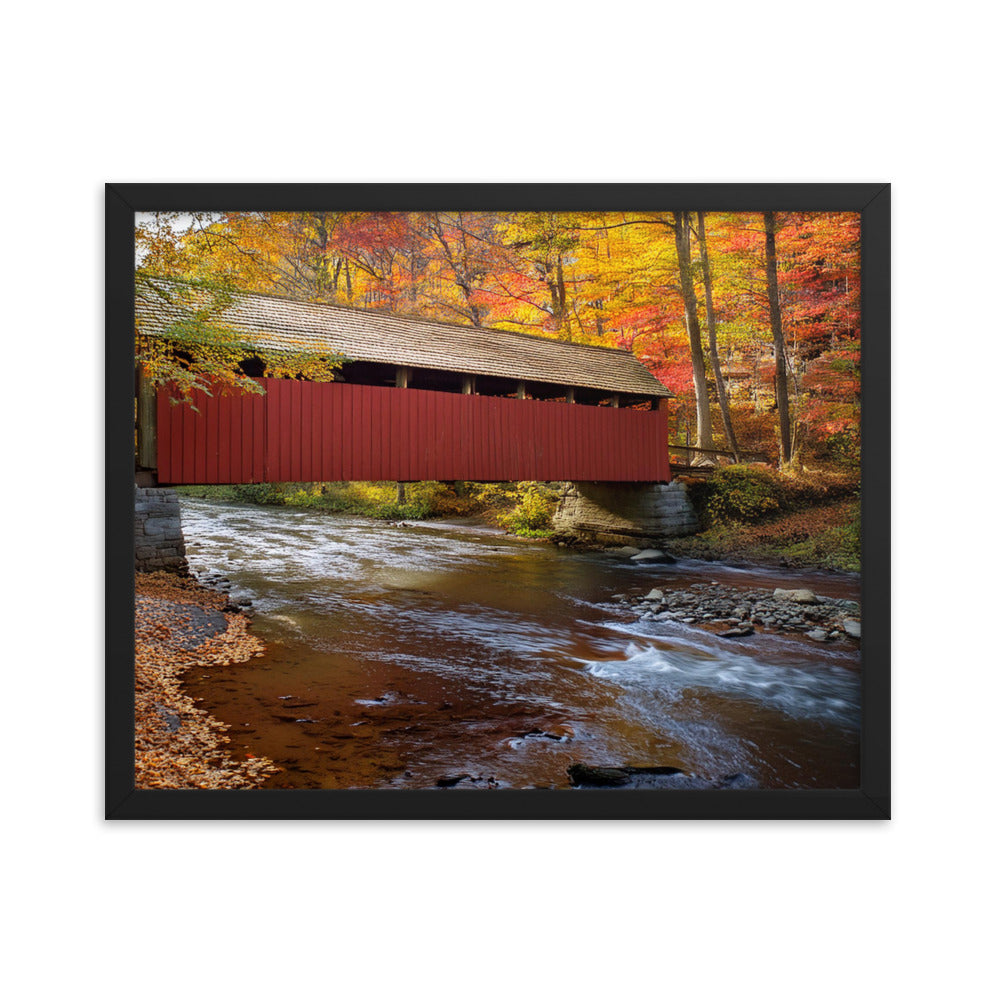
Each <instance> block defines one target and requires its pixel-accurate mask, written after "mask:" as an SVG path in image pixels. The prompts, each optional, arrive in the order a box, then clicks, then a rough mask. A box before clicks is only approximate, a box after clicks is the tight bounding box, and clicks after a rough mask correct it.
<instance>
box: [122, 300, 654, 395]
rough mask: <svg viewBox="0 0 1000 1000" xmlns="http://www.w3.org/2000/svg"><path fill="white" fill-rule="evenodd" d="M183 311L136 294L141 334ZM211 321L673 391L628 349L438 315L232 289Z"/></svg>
mask: <svg viewBox="0 0 1000 1000" xmlns="http://www.w3.org/2000/svg"><path fill="white" fill-rule="evenodd" d="M167 287H169V286H168V283H166V282H164V288H167ZM173 298H176V297H173ZM186 315H189V314H188V312H187V309H186V307H185V306H183V305H181V304H179V303H178V302H174V301H171V302H167V301H163V300H162V299H160V297H159V296H156V295H155V294H149V293H148V292H147V293H146V294H139V295H137V296H136V319H137V321H138V322H139V323H140V324H141V328H142V330H143V332H145V333H147V334H151V335H153V336H164V335H166V334H167V333H168V331H169V328H170V327H171V326H172V325H173V324H174V323H175V322H177V321H179V320H182V319H184V318H185V316H186ZM217 322H219V323H221V324H224V325H225V326H227V327H229V328H231V329H232V330H234V331H235V332H236V333H238V334H239V335H240V336H241V337H243V338H244V339H246V340H247V342H249V343H250V344H253V345H258V346H260V347H262V348H267V349H271V350H289V351H301V350H304V349H305V350H311V351H316V352H318V353H323V354H343V355H346V357H347V358H349V359H350V360H351V361H374V362H381V363H384V364H391V365H403V366H406V367H410V368H430V369H439V370H440V369H443V370H445V371H454V372H461V373H464V374H469V375H492V376H498V377H501V378H510V379H518V380H520V379H523V380H525V381H532V382H551V383H555V384H557V385H567V386H578V387H581V388H590V389H599V390H603V391H605V392H617V393H633V394H637V395H643V396H659V397H666V396H672V395H673V393H671V391H670V390H669V389H667V388H666V386H664V385H663V384H662V383H661V382H660V381H659V380H658V379H656V378H655V377H654V376H653V374H652V373H651V372H650V371H649V370H648V369H647V368H646V367H645V366H644V365H643V364H642V362H640V361H639V360H638V359H637V358H636V357H635V355H633V354H632V353H630V352H629V351H623V350H616V349H614V348H608V347H591V346H589V345H585V344H572V343H567V342H566V341H561V340H550V339H548V338H547V337H538V336H533V335H530V334H524V333H511V332H509V331H506V330H495V329H492V328H488V327H474V326H459V325H457V324H453V323H438V322H435V321H432V320H425V319H414V318H412V317H409V316H399V315H394V314H391V313H385V312H379V311H376V310H372V309H350V308H347V307H345V306H331V305H321V304H316V303H312V302H300V301H297V300H295V299H287V298H279V297H277V296H272V295H259V294H256V293H240V294H239V295H238V296H237V297H235V299H234V300H233V302H232V303H231V304H230V305H229V306H228V307H227V308H226V309H225V311H224V312H223V313H222V314H221V315H220V316H219V317H218V319H217Z"/></svg>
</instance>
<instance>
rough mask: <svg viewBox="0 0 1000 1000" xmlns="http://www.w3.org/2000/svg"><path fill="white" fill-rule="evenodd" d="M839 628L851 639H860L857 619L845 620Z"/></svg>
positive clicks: (859, 625) (859, 627)
mask: <svg viewBox="0 0 1000 1000" xmlns="http://www.w3.org/2000/svg"><path fill="white" fill-rule="evenodd" d="M840 627H841V628H842V629H843V630H844V631H845V632H846V633H847V634H848V635H849V636H850V637H851V638H852V639H860V638H861V622H859V621H858V620H857V618H845V619H844V620H843V621H842V622H841V623H840Z"/></svg>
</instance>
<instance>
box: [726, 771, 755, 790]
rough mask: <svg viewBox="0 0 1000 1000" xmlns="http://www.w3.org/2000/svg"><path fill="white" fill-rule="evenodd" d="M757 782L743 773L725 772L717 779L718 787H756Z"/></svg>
mask: <svg viewBox="0 0 1000 1000" xmlns="http://www.w3.org/2000/svg"><path fill="white" fill-rule="evenodd" d="M756 787H757V782H756V781H754V780H753V778H750V777H748V776H747V775H745V774H742V773H740V774H727V775H726V776H725V777H724V778H722V779H721V780H720V781H719V788H756Z"/></svg>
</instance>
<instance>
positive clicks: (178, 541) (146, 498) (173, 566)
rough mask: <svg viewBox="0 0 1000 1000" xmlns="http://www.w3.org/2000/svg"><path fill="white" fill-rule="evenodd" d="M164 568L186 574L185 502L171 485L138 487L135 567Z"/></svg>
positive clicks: (140, 570) (139, 570)
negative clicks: (168, 487) (168, 486)
mask: <svg viewBox="0 0 1000 1000" xmlns="http://www.w3.org/2000/svg"><path fill="white" fill-rule="evenodd" d="M158 569H164V570H168V571H169V572H171V573H180V574H184V575H186V574H187V572H188V564H187V555H186V553H185V551H184V535H183V533H182V532H181V506H180V503H179V502H178V500H177V494H176V493H175V492H174V491H173V490H169V489H162V488H161V489H155V488H151V487H143V486H137V487H136V488H135V571H136V572H137V573H152V572H153V571H154V570H158Z"/></svg>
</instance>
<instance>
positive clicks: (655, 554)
mask: <svg viewBox="0 0 1000 1000" xmlns="http://www.w3.org/2000/svg"><path fill="white" fill-rule="evenodd" d="M630 558H631V560H632V562H636V563H651V562H665V563H672V562H676V561H677V560H676V559H674V557H673V556H670V555H667V553H666V552H663V551H662V550H661V549H643V550H642V551H641V552H637V553H636V554H635V555H634V556H631V557H630Z"/></svg>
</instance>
